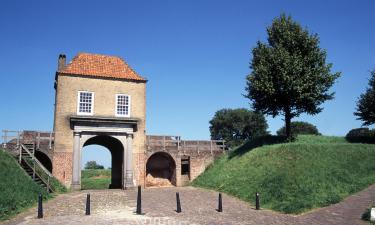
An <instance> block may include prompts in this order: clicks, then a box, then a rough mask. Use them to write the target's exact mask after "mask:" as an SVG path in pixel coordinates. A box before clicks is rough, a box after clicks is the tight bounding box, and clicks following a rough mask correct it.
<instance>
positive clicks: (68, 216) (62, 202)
mask: <svg viewBox="0 0 375 225" xmlns="http://www.w3.org/2000/svg"><path fill="white" fill-rule="evenodd" d="M176 191H178V192H180V197H181V205H182V213H176V212H175V211H174V210H175V209H176V202H175V197H176V196H175V193H176ZM86 193H87V191H82V192H76V193H70V194H65V195H60V196H58V197H56V198H55V199H53V200H51V201H49V202H47V203H45V204H44V216H45V217H44V219H36V208H33V209H30V210H28V211H27V212H24V213H22V214H20V215H18V216H17V217H15V218H14V219H12V220H10V221H6V222H5V223H4V224H57V225H59V224H137V225H138V224H139V225H140V224H142V225H143V224H155V225H156V224H158V225H159V224H160V225H161V224H164V225H166V224H168V225H172V224H176V225H177V224H179V225H187V224H215V225H216V224H257V225H262V224H267V225H268V224H270V225H272V224H314V225H315V224H337V225H345V224H348V225H355V224H364V225H366V224H368V223H365V222H363V221H361V220H360V217H361V215H362V213H363V212H364V210H365V208H366V207H368V206H369V205H370V204H371V203H375V185H373V186H371V187H369V188H367V189H366V190H364V191H362V192H360V193H357V194H355V195H353V196H350V197H349V198H347V199H345V200H344V201H343V202H341V203H339V204H335V205H332V206H329V207H326V208H322V209H318V210H314V211H312V212H309V213H306V214H303V215H299V216H295V215H286V214H280V213H276V212H272V211H269V210H260V211H256V210H254V208H253V207H252V206H250V205H248V204H247V203H245V202H243V201H240V200H238V199H235V198H232V197H229V196H226V195H223V206H224V207H223V208H224V212H222V213H219V212H217V211H216V207H217V193H216V192H213V191H207V190H202V189H197V188H192V187H183V188H154V189H146V190H143V192H142V199H143V201H142V206H143V208H142V210H143V212H144V213H145V214H144V215H135V214H134V211H135V205H136V201H135V199H136V192H135V191H134V190H128V191H121V190H96V191H90V194H91V199H92V209H91V213H92V215H90V216H85V215H84V213H85V212H84V209H85V198H86Z"/></svg>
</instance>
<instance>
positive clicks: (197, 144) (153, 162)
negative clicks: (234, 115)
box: [2, 130, 225, 187]
mask: <svg viewBox="0 0 375 225" xmlns="http://www.w3.org/2000/svg"><path fill="white" fill-rule="evenodd" d="M2 138H3V144H2V147H3V148H4V149H7V151H9V152H10V153H11V154H13V155H14V156H17V155H18V154H19V145H20V144H21V143H22V144H24V145H25V146H27V147H28V148H29V150H30V151H31V152H32V153H33V154H34V155H35V157H36V158H37V159H38V160H39V161H40V162H41V163H42V164H43V165H44V166H45V167H46V169H48V170H49V171H50V172H52V170H53V168H52V162H53V157H54V133H53V132H41V131H8V130H4V131H3V136H2ZM224 152H225V143H224V141H217V140H208V141H207V140H204V141H203V140H182V139H181V137H180V136H157V135H147V136H146V149H145V151H144V154H142V155H141V156H137V157H138V158H140V159H142V160H140V161H142V162H140V165H139V166H140V167H143V169H141V170H142V171H143V176H142V177H144V182H143V183H144V184H145V186H146V187H151V186H158V187H161V186H183V185H186V184H188V183H189V182H190V181H192V180H194V179H195V178H196V177H197V176H199V174H201V173H202V172H203V171H204V170H205V168H206V167H207V166H208V165H209V164H210V163H212V162H213V160H214V159H215V158H217V157H218V156H219V155H221V154H223V153H224ZM114 175H115V176H116V174H112V176H114Z"/></svg>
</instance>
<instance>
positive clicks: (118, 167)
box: [83, 135, 124, 188]
mask: <svg viewBox="0 0 375 225" xmlns="http://www.w3.org/2000/svg"><path fill="white" fill-rule="evenodd" d="M88 145H101V146H103V147H105V148H107V149H108V150H109V151H110V153H111V184H110V186H109V188H122V187H123V182H122V181H123V176H124V174H123V171H124V170H123V167H124V146H123V144H122V143H121V141H120V140H118V139H117V138H115V137H112V136H109V135H97V136H94V137H91V138H89V139H88V140H87V141H85V142H84V144H83V147H85V146H88Z"/></svg>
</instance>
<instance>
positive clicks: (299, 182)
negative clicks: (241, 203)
mask: <svg viewBox="0 0 375 225" xmlns="http://www.w3.org/2000/svg"><path fill="white" fill-rule="evenodd" d="M264 144H265V143H264ZM244 146H251V144H249V143H247V144H245V145H244ZM237 151H238V152H240V154H238V152H237ZM374 162H375V145H370V144H350V143H348V142H346V141H345V139H344V138H341V137H325V136H312V135H302V136H299V137H298V138H297V140H296V142H293V143H284V144H272V145H266V144H265V145H263V146H260V147H256V148H248V149H244V148H243V147H239V148H238V149H236V150H234V152H232V153H231V154H229V155H225V156H223V157H221V158H219V159H218V160H216V161H215V162H214V163H213V164H212V165H211V166H210V167H209V168H208V169H207V170H206V171H205V172H204V173H203V174H202V175H201V176H199V177H198V178H197V179H196V180H195V181H194V182H193V185H195V186H199V187H204V188H209V189H214V190H217V191H221V192H225V193H228V194H230V195H233V196H236V197H238V198H240V199H242V200H245V201H247V202H250V203H252V204H254V203H255V198H254V194H255V192H259V193H260V194H261V207H263V208H268V209H272V210H276V211H280V212H284V213H302V212H305V211H307V210H310V209H313V208H318V207H323V206H327V205H330V204H333V203H337V202H339V201H341V200H342V199H343V198H345V197H347V196H348V195H350V194H353V193H355V192H358V191H360V190H363V189H364V188H366V187H368V186H369V185H371V184H374V183H375V163H374Z"/></svg>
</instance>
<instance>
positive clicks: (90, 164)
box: [85, 161, 104, 169]
mask: <svg viewBox="0 0 375 225" xmlns="http://www.w3.org/2000/svg"><path fill="white" fill-rule="evenodd" d="M85 169H104V166H102V165H99V164H98V163H97V162H96V161H87V162H86V164H85Z"/></svg>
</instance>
